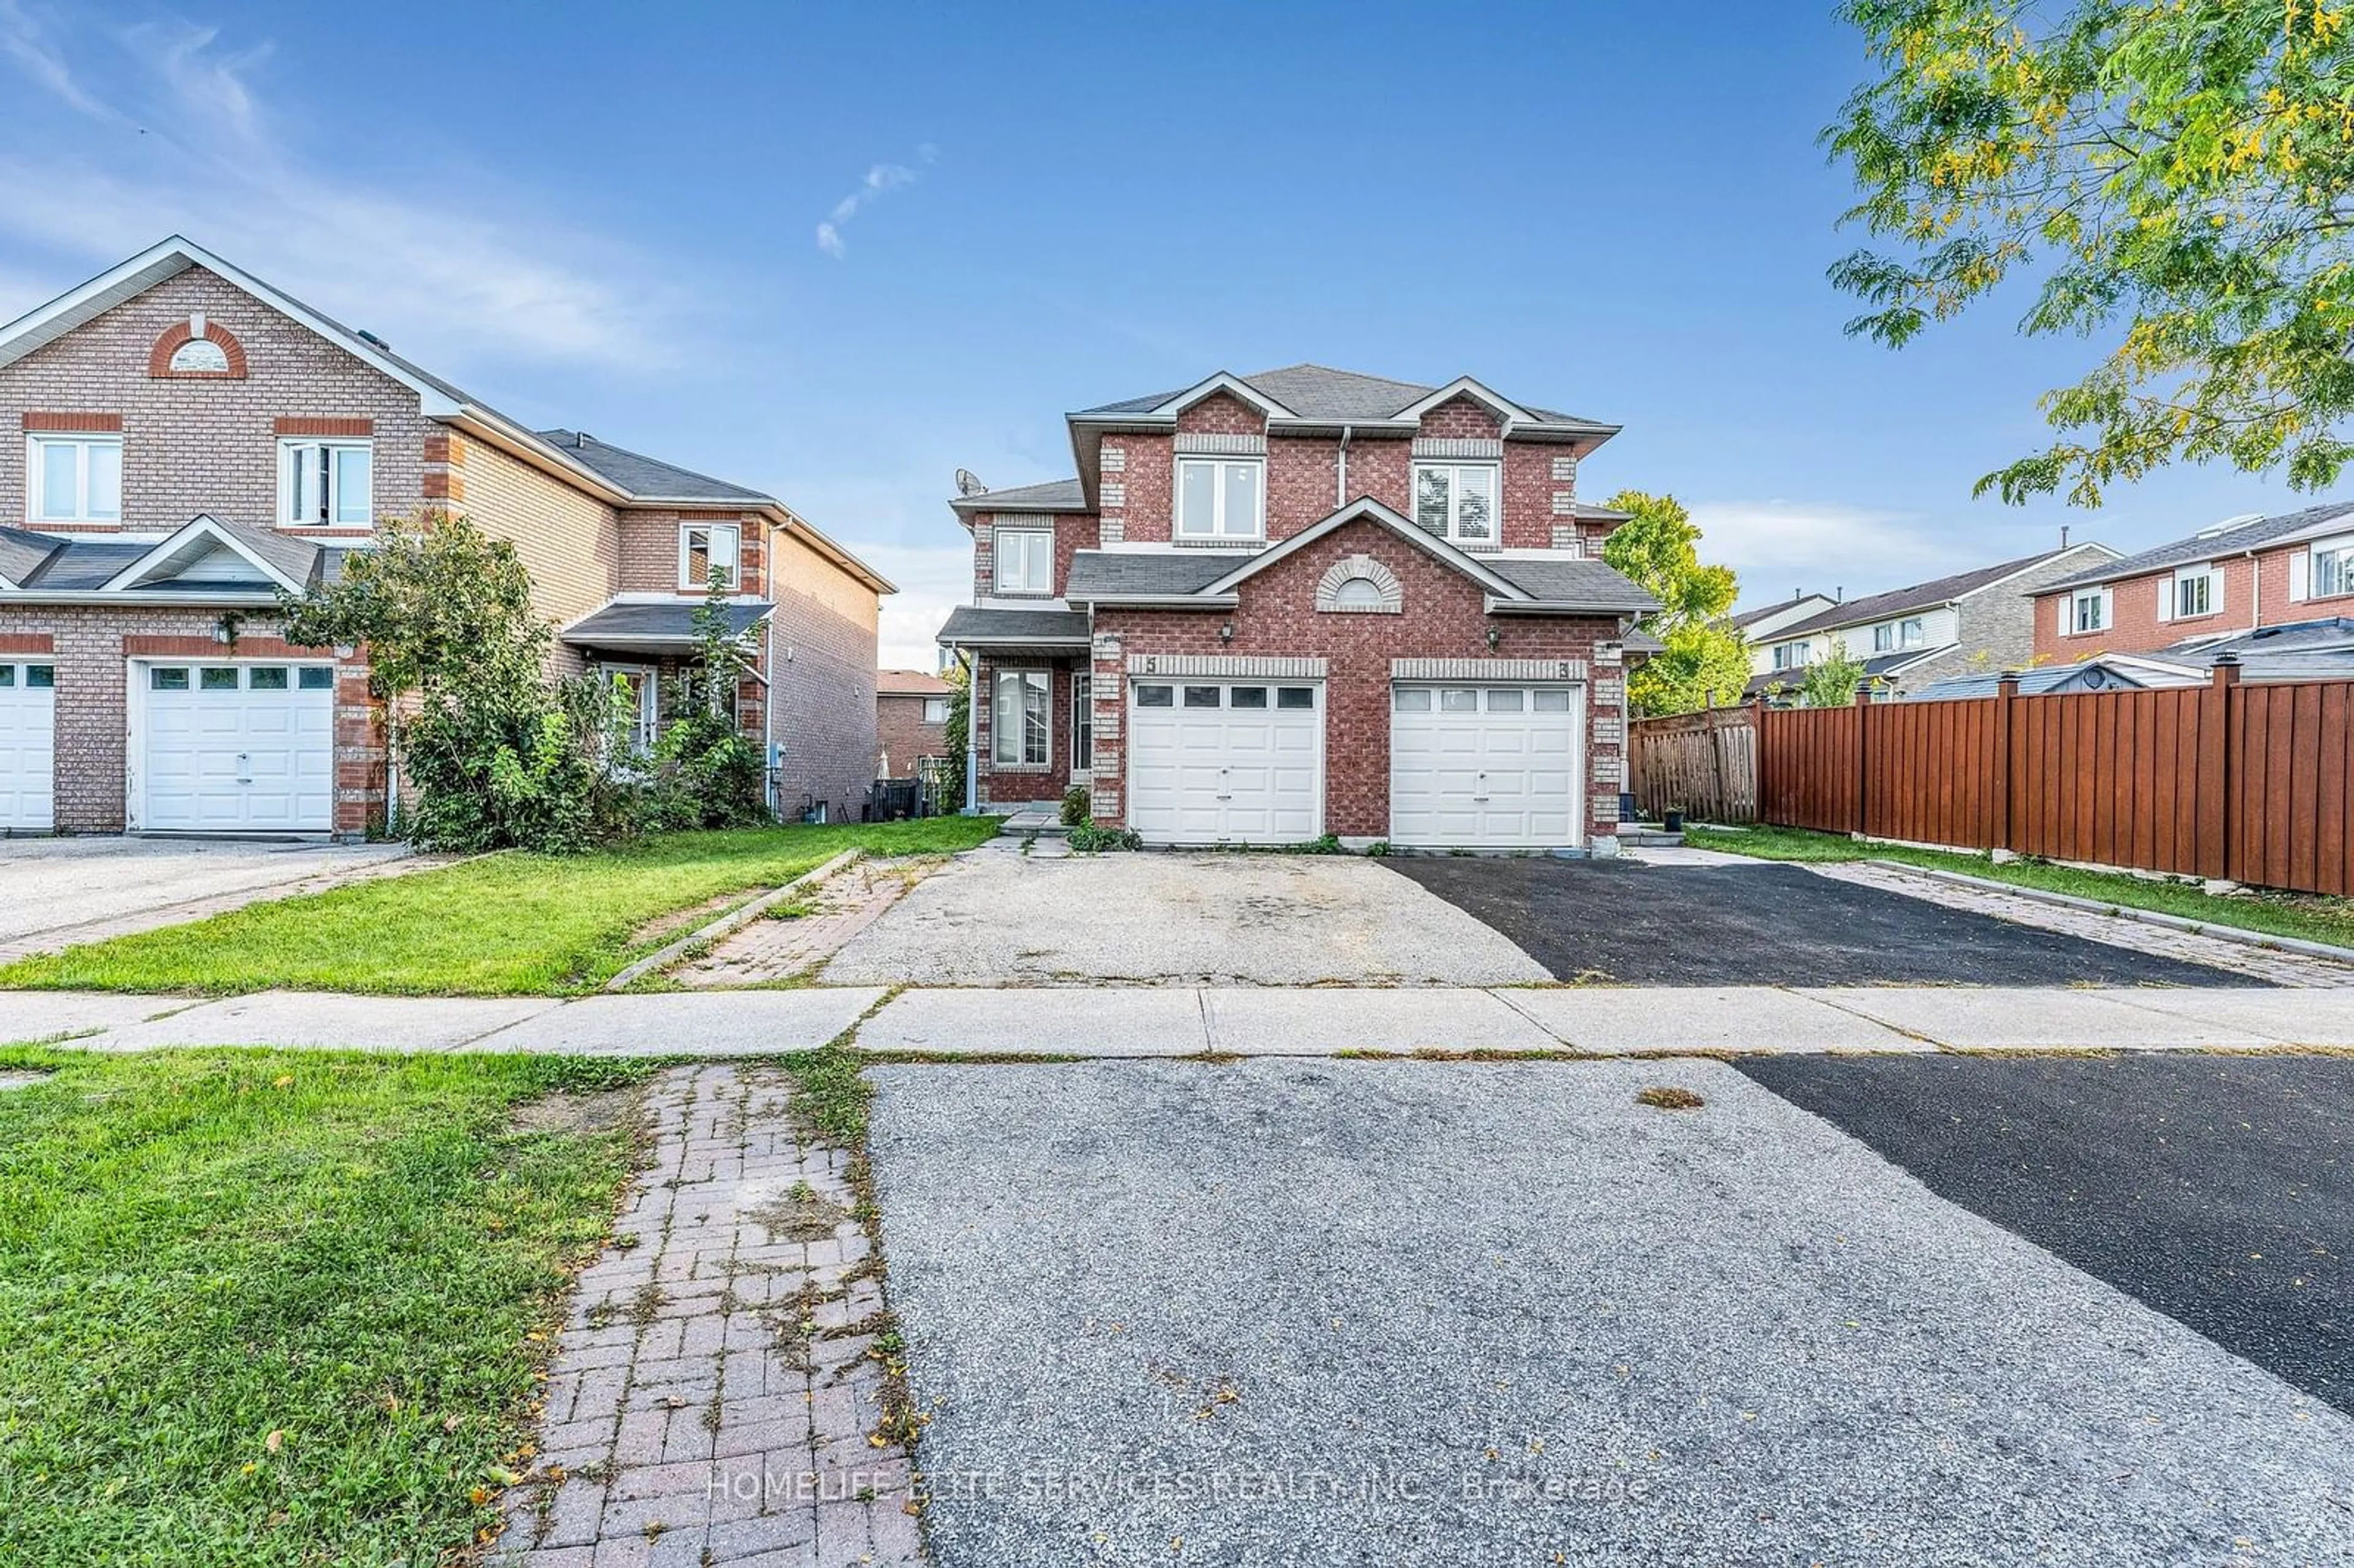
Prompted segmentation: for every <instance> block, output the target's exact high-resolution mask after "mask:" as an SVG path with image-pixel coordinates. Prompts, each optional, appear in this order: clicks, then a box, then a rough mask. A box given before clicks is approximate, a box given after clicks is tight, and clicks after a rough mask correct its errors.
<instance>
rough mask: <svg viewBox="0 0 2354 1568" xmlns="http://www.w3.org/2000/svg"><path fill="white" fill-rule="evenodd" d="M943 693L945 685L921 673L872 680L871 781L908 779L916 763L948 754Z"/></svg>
mask: <svg viewBox="0 0 2354 1568" xmlns="http://www.w3.org/2000/svg"><path fill="white" fill-rule="evenodd" d="M875 745H876V747H877V750H876V753H875V777H876V778H877V779H913V778H914V777H915V776H916V764H917V762H918V761H920V760H921V759H923V758H927V757H945V756H947V755H948V747H949V683H947V682H946V681H943V680H941V679H940V678H939V677H938V675H927V674H926V673H923V672H922V671H921V670H885V671H882V672H881V673H878V674H877V675H876V676H875Z"/></svg>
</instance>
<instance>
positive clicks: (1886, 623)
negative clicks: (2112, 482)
mask: <svg viewBox="0 0 2354 1568" xmlns="http://www.w3.org/2000/svg"><path fill="white" fill-rule="evenodd" d="M2116 558H2117V553H2116V552H2115V550H2112V549H2111V548H2109V547H2108V546H2106V545H2100V544H2094V543H2091V542H2089V541H2087V542H2086V543H2084V544H2081V545H2068V544H2062V546H2060V547H2059V548H2057V549H2052V550H2044V551H2041V552H2039V553H2038V554H2036V555H2032V556H2020V558H2019V559H2017V560H2015V561H1998V562H1997V563H1995V564H1994V565H1992V566H1988V567H1972V568H1971V569H1970V570H1968V571H1966V572H1955V573H1953V574H1952V575H1950V576H1947V577H1938V578H1935V580H1933V581H1930V582H1925V583H1914V585H1913V586H1912V587H1910V588H1891V589H1889V590H1888V591H1887V592H1885V593H1876V594H1871V595H1867V596H1866V597H1864V598H1862V599H1846V600H1843V601H1837V602H1832V603H1830V604H1829V605H1828V606H1827V607H1826V608H1823V609H1818V610H1816V611H1815V612H1814V613H1813V614H1811V615H1808V616H1805V617H1803V618H1801V619H1799V620H1789V621H1783V622H1781V623H1779V624H1776V623H1775V622H1773V621H1771V620H1768V621H1766V622H1765V625H1766V626H1768V627H1770V628H1771V630H1755V631H1752V632H1751V634H1750V668H1751V671H1752V673H1751V676H1750V680H1749V694H1751V695H1752V696H1755V695H1757V694H1761V693H1770V692H1772V691H1774V690H1775V689H1776V688H1778V687H1795V686H1797V684H1799V683H1802V682H1803V681H1805V679H1806V677H1807V666H1808V664H1812V663H1818V662H1821V661H1823V660H1825V659H1828V658H1829V657H1830V656H1831V655H1832V654H1833V653H1834V652H1845V653H1846V654H1847V655H1848V656H1849V657H1850V658H1851V659H1855V660H1857V661H1859V662H1861V664H1862V665H1863V669H1864V673H1865V674H1866V675H1867V676H1869V677H1870V678H1871V679H1872V680H1873V681H1874V682H1876V683H1879V685H1880V686H1881V687H1882V689H1883V690H1885V691H1887V692H1889V693H1892V694H1900V695H1901V694H1904V693H1906V692H1911V691H1914V690H1917V689H1919V688H1920V687H1922V686H1925V685H1926V684H1928V683H1930V682H1932V681H1936V680H1942V679H1946V678H1948V677H1951V676H1955V675H1961V674H1967V673H1970V672H1972V671H1977V670H2005V669H2009V668H2011V667H2013V666H2015V665H2020V664H2024V663H2026V662H2028V660H2029V658H2030V657H2031V655H2032V654H2033V653H2034V652H2035V643H2036V622H2035V620H2034V609H2033V606H2032V605H2031V602H2030V599H2029V596H2030V595H2031V594H2033V593H2035V592H2037V591H2038V590H2039V589H2040V588H2042V587H2043V586H2044V585H2045V584H2047V583H2053V582H2058V581H2060V580H2061V579H2062V578H2063V577H2073V576H2074V575H2076V574H2077V573H2079V572H2083V571H2085V570H2087V569H2088V568H2090V569H2097V568H2098V567H2100V566H2101V565H2102V564H2104V563H2106V562H2110V561H2114V560H2115V559H2116ZM1813 597H1815V598H1819V597H1820V596H1819V595H1817V596H1813Z"/></svg>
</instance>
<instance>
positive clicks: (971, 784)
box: [956, 648, 981, 817]
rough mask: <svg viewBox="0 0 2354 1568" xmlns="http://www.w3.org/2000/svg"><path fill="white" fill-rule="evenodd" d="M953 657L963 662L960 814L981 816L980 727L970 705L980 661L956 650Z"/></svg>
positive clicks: (976, 698) (976, 694) (975, 699)
mask: <svg viewBox="0 0 2354 1568" xmlns="http://www.w3.org/2000/svg"><path fill="white" fill-rule="evenodd" d="M956 656H957V657H958V658H959V659H960V660H962V661H963V662H964V814H965V815H966V816H968V817H977V816H979V815H981V726H980V725H979V724H978V723H976V722H975V718H974V714H973V706H972V705H973V704H975V703H977V702H979V701H980V700H981V694H980V693H979V692H978V691H976V690H975V689H974V688H975V687H976V686H978V685H979V684H980V682H981V661H980V660H978V659H976V658H974V657H973V656H972V655H971V654H970V653H968V652H965V651H964V650H963V649H961V648H959V649H957V651H956Z"/></svg>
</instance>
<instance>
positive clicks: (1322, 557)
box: [940, 366, 1654, 853]
mask: <svg viewBox="0 0 2354 1568" xmlns="http://www.w3.org/2000/svg"><path fill="white" fill-rule="evenodd" d="M1066 422H1067V425H1068V429H1069V433H1070V440H1071V446H1072V450H1073V453H1074V456H1075V458H1076V468H1077V473H1076V476H1075V477H1073V478H1070V479H1066V480H1061V481H1057V482H1052V483H1047V484H1038V485H1028V486H1023V487H1022V488H1020V489H1015V490H1005V491H996V492H981V493H973V494H969V495H965V496H962V497H960V498H959V499H958V500H957V501H955V502H954V503H951V504H952V505H953V507H954V509H955V511H956V513H957V515H958V516H959V518H960V520H961V521H962V522H963V523H964V524H965V525H966V526H967V527H968V528H970V530H971V534H972V539H973V563H974V582H973V602H972V604H970V606H963V607H960V608H959V609H957V610H956V611H955V612H954V613H953V614H951V615H950V617H949V621H948V624H947V625H946V626H945V627H944V628H943V629H942V630H941V633H940V641H941V642H942V643H943V644H944V645H945V646H947V647H949V648H950V649H952V650H954V651H956V652H959V653H960V654H961V655H963V656H965V657H967V658H969V659H970V661H971V662H972V664H973V682H974V683H973V687H972V690H973V692H974V701H973V707H972V714H973V723H972V725H971V726H970V727H971V732H972V733H971V736H970V744H971V747H972V764H973V766H972V767H971V768H970V769H969V770H968V773H969V777H970V779H971V780H972V787H973V790H974V794H975V797H976V803H979V804H982V805H1002V804H1004V803H1006V802H1018V801H1024V800H1046V799H1051V798H1054V797H1057V796H1059V795H1061V794H1062V793H1063V792H1064V790H1065V789H1066V788H1067V787H1068V786H1069V785H1070V784H1071V783H1073V782H1074V781H1078V782H1085V783H1087V785H1088V786H1089V787H1090V789H1091V790H1092V794H1093V803H1094V812H1095V816H1096V820H1097V821H1098V822H1101V823H1104V824H1124V825H1127V826H1129V827H1133V828H1134V829H1136V830H1137V831H1138V832H1140V833H1141V834H1142V835H1143V836H1144V837H1145V838H1146V839H1147V840H1148V841H1150V842H1163V843H1223V842H1257V843H1268V842H1296V841H1302V840H1308V839H1312V838H1315V837H1318V836H1320V834H1323V833H1326V832H1331V833H1333V834H1337V835H1338V836H1340V837H1341V839H1342V840H1343V841H1346V842H1355V843H1366V842H1373V841H1376V840H1386V841H1388V842H1392V843H1394V844H1397V845H1400V846H1402V847H1433V848H1437V847H1462V848H1485V849H1553V850H1600V851H1603V852H1605V853H1606V852H1607V851H1608V850H1610V849H1612V848H1615V846H1616V837H1615V835H1616V832H1617V799H1618V788H1619V782H1620V779H1621V776H1622V775H1621V761H1620V758H1621V748H1622V746H1623V742H1624V735H1625V730H1624V705H1625V657H1626V654H1625V646H1624V644H1625V640H1626V639H1627V637H1628V631H1629V629H1630V627H1631V626H1632V623H1633V621H1634V619H1635V618H1636V617H1637V616H1638V615H1640V614H1641V613H1643V612H1644V611H1646V610H1648V609H1652V608H1654V605H1653V601H1652V600H1651V599H1649V596H1647V595H1646V594H1645V593H1644V592H1643V591H1642V590H1641V589H1639V588H1637V587H1636V586H1635V585H1634V584H1632V583H1630V582H1629V581H1628V580H1627V579H1626V578H1625V577H1621V576H1620V575H1619V574H1618V573H1617V572H1616V571H1614V570H1613V569H1611V568H1610V567H1608V566H1606V565H1605V564H1604V563H1603V562H1602V560H1601V559H1600V555H1601V545H1602V541H1603V539H1604V538H1605V537H1606V535H1608V534H1609V532H1610V530H1611V529H1612V528H1613V527H1615V526H1616V525H1617V524H1619V523H1620V522H1623V521H1625V516H1624V514H1620V513H1615V512H1610V511H1607V510H1605V509H1603V508H1599V507H1594V506H1588V505H1585V504H1584V503H1580V502H1579V501H1578V500H1577V498H1576V482H1577V469H1578V464H1579V462H1580V461H1582V460H1583V459H1584V458H1585V456H1586V455H1587V454H1589V453H1591V452H1592V451H1593V450H1595V449H1596V447H1598V446H1600V445H1601V444H1602V442H1604V441H1605V440H1608V439H1609V438H1610V437H1611V436H1612V435H1613V434H1615V433H1616V432H1617V427H1616V426H1613V425H1606V424H1599V423H1596V421H1594V420H1591V419H1583V418H1575V417H1573V416H1570V415H1566V414H1560V413H1555V412H1553V411H1551V410H1548V409H1543V408H1534V407H1532V406H1529V405H1524V404H1521V403H1517V402H1514V401H1512V400H1511V399H1510V398H1507V397H1502V396H1500V395H1499V394H1497V393H1495V392H1493V391H1491V390H1490V389H1489V388H1488V387H1483V386H1481V385H1480V384H1479V383H1478V382H1476V381H1473V380H1471V379H1469V377H1465V378H1463V379H1461V380H1458V381H1455V382H1453V383H1450V384H1448V385H1447V386H1444V387H1426V386H1417V385H1414V384H1411V383H1406V382H1399V381H1391V380H1384V379H1382V378H1379V377H1375V376H1360V375H1353V374H1350V373H1347V372H1342V371H1335V370H1329V369H1325V368H1323V367H1320V366H1292V367H1290V368H1288V369H1283V370H1275V371H1269V372H1267V373H1265V374H1263V375H1257V376H1232V375H1226V374H1223V373H1221V374H1219V375H1216V376H1210V377H1209V378H1207V379H1206V380H1204V381H1202V382H1199V383H1197V384H1196V385H1194V386H1193V387H1187V388H1185V389H1183V390H1182V391H1178V392H1172V393H1162V394H1158V395H1155V396H1152V397H1139V398H1132V399H1129V400H1128V401H1125V402H1119V403H1111V404H1107V405H1105V406H1103V407H1100V408H1089V409H1086V410H1083V411H1081V412H1079V413H1075V414H1071V415H1069V416H1067V420H1066Z"/></svg>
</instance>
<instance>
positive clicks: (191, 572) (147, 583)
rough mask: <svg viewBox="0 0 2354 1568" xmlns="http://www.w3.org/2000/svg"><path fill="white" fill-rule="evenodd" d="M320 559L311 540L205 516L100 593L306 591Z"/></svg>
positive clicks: (159, 545) (132, 564) (124, 569)
mask: <svg viewBox="0 0 2354 1568" xmlns="http://www.w3.org/2000/svg"><path fill="white" fill-rule="evenodd" d="M318 557H319V546H316V545H314V544H313V543H311V542H310V541H309V540H307V539H296V538H290V537H288V536H287V535H283V534H264V533H263V532H262V531H261V530H260V529H256V528H240V527H239V526H237V525H236V524H231V523H224V522H222V521H221V520H220V519H219V518H217V517H214V516H210V515H201V516H197V517H193V518H191V519H189V520H188V522H187V523H186V524H185V525H183V526H182V527H181V528H179V529H178V530H177V531H175V533H173V534H172V535H170V536H168V537H166V538H164V539H163V540H160V541H158V542H157V543H156V544H155V545H154V546H152V547H151V548H149V549H147V550H146V551H144V552H143V553H142V554H140V555H139V556H136V557H134V558H133V559H132V560H131V561H130V562H129V563H127V564H126V565H124V566H123V567H122V569H121V570H120V571H118V572H116V573H115V574H114V576H113V577H110V578H108V579H107V581H106V582H105V583H104V584H103V585H102V586H101V589H100V591H101V592H103V593H125V592H131V591H134V590H136V589H139V588H160V587H164V586H166V585H169V586H172V587H175V588H176V587H185V586H189V585H195V584H203V585H207V586H214V585H217V586H218V587H220V588H249V589H256V590H262V591H267V590H270V589H274V588H283V589H284V590H285V591H286V592H288V593H301V592H302V591H303V589H304V588H307V587H308V586H309V585H310V581H311V573H312V570H313V567H316V566H317V564H318ZM239 567H243V569H242V570H239Z"/></svg>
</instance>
